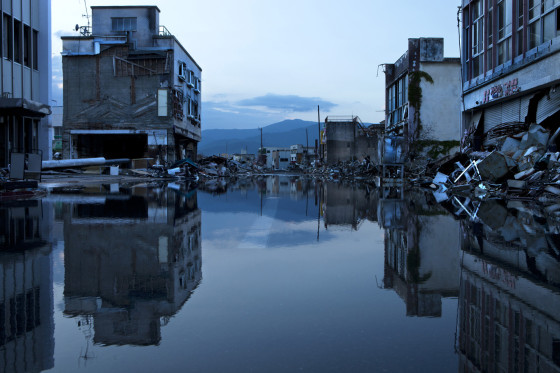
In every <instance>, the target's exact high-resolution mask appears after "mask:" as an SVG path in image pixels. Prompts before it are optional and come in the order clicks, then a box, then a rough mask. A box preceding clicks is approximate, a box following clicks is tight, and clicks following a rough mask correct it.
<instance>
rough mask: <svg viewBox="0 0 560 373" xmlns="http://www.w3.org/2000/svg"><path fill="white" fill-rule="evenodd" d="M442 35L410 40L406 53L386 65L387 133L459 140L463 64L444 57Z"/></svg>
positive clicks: (409, 141)
mask: <svg viewBox="0 0 560 373" xmlns="http://www.w3.org/2000/svg"><path fill="white" fill-rule="evenodd" d="M443 47H444V42H443V39H442V38H417V39H408V48H407V50H406V52H405V53H404V54H403V55H402V56H401V57H400V58H399V59H398V60H397V61H396V62H395V63H392V64H386V65H385V108H386V109H385V112H386V113H385V136H386V137H403V138H404V144H405V147H406V149H405V153H406V152H407V151H408V150H410V149H412V145H413V144H414V143H415V142H418V140H435V141H457V142H458V141H459V137H460V120H461V119H460V118H461V117H460V114H461V81H460V76H461V65H460V59H459V58H445V57H444V54H443V52H444V50H443V49H444V48H443Z"/></svg>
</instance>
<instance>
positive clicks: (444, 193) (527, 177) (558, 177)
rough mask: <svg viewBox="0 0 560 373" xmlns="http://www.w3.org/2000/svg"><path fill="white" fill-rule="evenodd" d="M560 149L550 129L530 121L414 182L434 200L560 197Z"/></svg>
mask: <svg viewBox="0 0 560 373" xmlns="http://www.w3.org/2000/svg"><path fill="white" fill-rule="evenodd" d="M559 159H560V152H557V151H556V147H555V145H554V144H553V143H552V141H550V132H549V131H548V130H546V129H544V128H543V127H541V126H539V125H537V124H533V125H531V126H529V128H528V129H527V130H526V131H524V132H520V133H517V134H508V135H504V136H502V137H501V138H496V139H495V141H494V148H493V149H492V151H486V152H470V153H467V154H458V155H456V156H455V157H451V158H448V159H445V160H444V162H443V163H440V164H439V165H438V166H439V167H437V168H436V170H437V171H436V172H437V173H435V175H434V169H433V168H432V169H430V168H429V167H428V168H427V169H426V173H425V174H423V175H417V178H416V179H415V180H413V181H414V182H415V183H417V184H420V185H421V186H424V187H428V188H430V189H432V191H433V194H434V197H435V199H436V200H437V201H438V202H443V201H447V200H450V199H453V198H454V197H455V196H463V197H464V196H469V197H470V198H472V199H477V200H488V199H493V198H500V199H506V200H537V201H540V202H547V201H549V200H555V199H557V198H560V174H559V171H560V162H559Z"/></svg>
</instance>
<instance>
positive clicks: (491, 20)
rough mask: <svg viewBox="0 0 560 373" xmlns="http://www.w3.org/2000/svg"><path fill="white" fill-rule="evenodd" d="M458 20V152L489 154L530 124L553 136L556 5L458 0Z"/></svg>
mask: <svg viewBox="0 0 560 373" xmlns="http://www.w3.org/2000/svg"><path fill="white" fill-rule="evenodd" d="M462 17H463V18H462V21H463V28H462V33H463V34H462V39H463V51H462V54H463V57H462V64H463V76H462V79H463V97H464V110H463V128H462V131H463V136H464V144H463V145H464V147H465V148H470V149H472V150H481V149H491V148H492V147H493V146H496V145H499V144H496V141H498V139H499V138H500V137H502V136H504V135H511V134H515V133H518V132H521V131H526V130H527V129H528V128H529V125H531V124H535V123H536V124H539V125H541V126H542V127H544V128H545V129H547V130H550V131H551V133H554V131H555V130H556V129H557V128H558V127H559V125H560V90H558V88H559V84H560V69H559V68H558V66H559V65H560V53H559V52H560V37H559V36H560V1H558V0H544V1H543V0H517V1H506V0H470V1H468V0H463V1H462ZM556 141H558V140H557V139H556ZM550 145H552V144H550ZM555 145H556V144H555Z"/></svg>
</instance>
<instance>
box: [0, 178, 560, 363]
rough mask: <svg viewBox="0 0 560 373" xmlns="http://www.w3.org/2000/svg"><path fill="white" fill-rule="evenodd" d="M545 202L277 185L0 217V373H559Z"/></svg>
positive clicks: (78, 200)
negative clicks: (439, 197) (478, 200)
mask: <svg viewBox="0 0 560 373" xmlns="http://www.w3.org/2000/svg"><path fill="white" fill-rule="evenodd" d="M554 214H555V212H554V210H552V209H550V208H549V209H548V210H539V209H537V208H536V206H534V204H532V205H525V204H523V203H521V202H515V203H511V202H510V203H509V204H505V203H502V202H498V201H489V202H484V203H482V204H476V203H474V204H473V202H471V201H466V200H464V199H463V200H459V199H457V200H455V201H452V202H447V203H446V204H443V205H440V204H437V203H436V202H435V199H434V197H433V196H432V195H431V194H425V193H424V192H422V191H412V192H404V191H403V190H402V188H399V187H392V188H388V187H385V188H376V187H375V186H374V185H370V184H365V183H364V184H359V183H352V184H342V183H334V182H324V181H323V182H322V181H319V180H317V179H306V178H297V177H287V176H285V177H282V176H270V177H261V178H254V179H240V180H238V181H235V182H231V183H229V184H226V183H220V182H215V183H214V184H212V185H206V186H203V187H199V188H198V189H194V188H189V187H188V186H186V185H184V184H173V183H171V184H164V183H162V184H153V185H146V184H144V185H136V186H134V185H121V186H119V185H99V186H94V187H87V188H84V189H80V188H76V189H75V190H60V191H58V192H56V193H51V194H49V195H48V196H46V197H44V198H43V199H41V200H28V201H16V202H7V203H3V204H2V205H0V222H1V225H0V244H1V246H2V247H4V249H3V250H2V252H1V253H0V281H1V284H0V285H1V286H0V326H2V328H0V371H2V372H31V371H53V372H75V371H84V372H87V371H91V372H98V371H104V372H121V371H135V372H156V371H176V370H181V371H188V372H294V371H304V372H418V371H426V372H454V371H457V372H478V371H489V372H506V371H525V372H537V371H540V372H560V292H559V290H560V263H559V259H560V251H558V247H559V244H560V240H559V238H560V236H559V235H558V233H559V232H558V225H557V224H556V221H557V220H555V217H556V215H554Z"/></svg>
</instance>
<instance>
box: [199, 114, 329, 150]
mask: <svg viewBox="0 0 560 373" xmlns="http://www.w3.org/2000/svg"><path fill="white" fill-rule="evenodd" d="M306 129H307V133H308V140H307V141H308V143H309V146H314V145H315V140H316V139H317V138H318V133H317V131H318V130H317V123H316V122H310V121H304V120H300V119H293V120H285V121H282V122H279V123H274V124H271V125H268V126H266V127H263V129H262V134H263V145H264V146H265V147H266V146H274V147H290V145H295V144H302V145H304V146H305V145H306V132H305V130H306ZM260 146H261V136H260V131H259V129H258V128H255V129H246V130H239V129H231V130H227V129H213V130H203V131H202V141H201V142H200V143H199V144H198V153H199V154H203V155H213V154H220V153H226V151H227V153H229V154H234V153H241V149H245V148H246V149H247V153H249V154H256V153H257V150H258V149H259V147H260Z"/></svg>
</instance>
